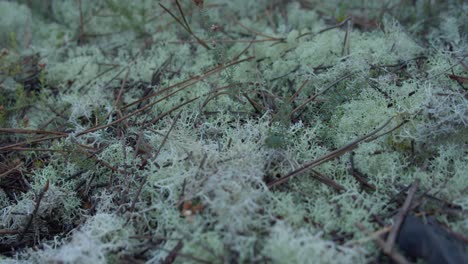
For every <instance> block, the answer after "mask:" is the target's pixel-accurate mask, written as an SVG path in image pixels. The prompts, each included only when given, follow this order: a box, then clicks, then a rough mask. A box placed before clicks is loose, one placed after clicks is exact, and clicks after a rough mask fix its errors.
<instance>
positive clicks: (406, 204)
mask: <svg viewBox="0 0 468 264" xmlns="http://www.w3.org/2000/svg"><path fill="white" fill-rule="evenodd" d="M418 186H419V181H418V180H416V181H415V182H414V183H413V184H412V185H411V188H410V189H409V191H408V196H407V197H406V200H405V202H404V204H403V206H402V207H401V209H400V211H399V212H398V215H397V216H396V221H395V224H394V225H393V227H392V230H391V231H390V234H389V235H388V238H387V243H386V244H385V247H383V250H384V252H385V254H390V252H392V250H393V245H394V244H395V241H396V238H397V235H398V231H399V230H400V227H401V225H402V224H403V222H404V220H405V217H406V215H407V214H408V212H409V210H410V206H411V202H412V201H413V197H414V194H415V193H416V190H417V189H418Z"/></svg>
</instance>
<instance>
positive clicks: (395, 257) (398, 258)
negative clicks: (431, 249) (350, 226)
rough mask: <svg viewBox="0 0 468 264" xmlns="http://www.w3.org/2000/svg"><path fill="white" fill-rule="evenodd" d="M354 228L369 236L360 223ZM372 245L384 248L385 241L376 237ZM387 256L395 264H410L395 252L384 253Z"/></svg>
mask: <svg viewBox="0 0 468 264" xmlns="http://www.w3.org/2000/svg"><path fill="white" fill-rule="evenodd" d="M356 226H357V227H358V228H359V229H360V230H361V231H363V232H364V233H366V234H367V235H371V234H370V232H369V231H368V230H367V228H366V227H365V226H364V225H362V224H361V223H357V224H356ZM373 241H374V243H375V244H377V245H378V246H379V247H380V248H382V249H383V248H385V241H383V240H382V239H381V238H380V237H376V238H375V239H374V240H373ZM385 254H387V255H388V256H389V257H390V258H392V259H393V260H394V261H395V262H396V263H398V264H411V262H409V261H408V260H407V259H406V258H405V257H404V256H403V255H401V254H400V253H398V252H397V251H396V250H392V251H391V252H390V253H385Z"/></svg>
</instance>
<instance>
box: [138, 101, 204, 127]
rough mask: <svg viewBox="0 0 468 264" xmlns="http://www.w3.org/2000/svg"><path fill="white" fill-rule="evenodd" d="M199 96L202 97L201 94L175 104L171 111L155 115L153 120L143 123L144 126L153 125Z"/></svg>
mask: <svg viewBox="0 0 468 264" xmlns="http://www.w3.org/2000/svg"><path fill="white" fill-rule="evenodd" d="M198 98H200V96H197V97H195V98H192V99H190V100H188V101H187V102H185V103H182V104H180V105H178V106H175V107H173V108H172V109H170V110H169V111H167V112H165V113H162V114H160V115H158V116H157V117H155V118H154V119H153V120H151V121H149V122H148V123H146V124H145V125H143V128H147V127H149V126H150V125H152V124H154V123H156V122H158V121H159V120H161V119H162V118H164V117H165V116H166V115H168V114H170V113H172V112H174V111H175V110H177V109H179V108H181V107H182V106H184V105H186V104H189V103H191V102H193V101H195V100H197V99H198Z"/></svg>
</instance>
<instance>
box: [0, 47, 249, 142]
mask: <svg viewBox="0 0 468 264" xmlns="http://www.w3.org/2000/svg"><path fill="white" fill-rule="evenodd" d="M253 58H255V57H254V56H251V57H248V58H245V59H242V60H238V61H234V62H232V63H229V64H227V65H225V66H222V67H217V68H214V69H211V70H209V71H207V72H205V73H204V74H203V75H202V76H197V77H192V78H190V79H188V80H185V81H183V82H180V83H177V84H175V85H171V86H169V87H167V88H165V89H163V90H161V91H159V92H156V93H153V94H151V95H148V96H146V97H144V98H142V99H140V100H137V101H135V102H133V103H131V104H130V105H133V104H136V103H139V102H141V101H143V100H146V99H149V98H151V97H153V96H156V95H159V94H160V93H162V92H164V91H166V90H168V89H171V88H174V87H176V86H178V85H180V84H182V83H186V82H189V81H190V80H194V82H193V83H190V84H189V85H187V86H185V87H183V88H186V87H188V86H190V85H192V84H194V83H196V82H199V81H201V80H202V79H204V78H206V77H208V76H210V75H212V74H214V73H216V72H218V71H221V70H223V69H224V68H227V67H230V66H232V65H235V64H238V63H242V62H244V61H248V60H251V59H253ZM180 90H182V89H179V90H177V91H176V92H178V91H180ZM172 94H174V93H171V94H170V95H172ZM159 101H160V100H159ZM159 101H156V102H154V103H151V104H148V105H146V106H144V107H142V108H140V109H137V110H135V111H133V112H132V113H130V114H128V115H125V116H123V117H121V118H119V119H117V120H115V121H113V122H111V123H109V124H107V125H101V126H96V127H93V128H90V129H88V130H85V131H82V132H79V133H77V134H76V135H75V136H77V137H78V136H82V135H84V134H88V133H91V132H94V131H97V130H100V129H103V128H107V127H110V126H112V125H114V124H117V123H119V122H122V121H123V120H126V119H128V118H130V117H132V116H133V115H135V114H138V113H140V112H143V111H145V110H146V109H148V108H150V107H152V106H153V105H155V104H156V103H158V102H159ZM130 105H127V106H126V107H128V106H130ZM124 108H125V107H124ZM68 135H69V134H63V135H60V136H54V137H48V138H47V137H46V138H39V139H35V140H29V141H23V142H19V143H15V144H11V145H7V146H3V147H0V151H4V150H8V149H10V148H13V147H18V146H22V145H25V144H30V143H37V142H41V141H47V140H53V139H59V138H62V137H65V136H68Z"/></svg>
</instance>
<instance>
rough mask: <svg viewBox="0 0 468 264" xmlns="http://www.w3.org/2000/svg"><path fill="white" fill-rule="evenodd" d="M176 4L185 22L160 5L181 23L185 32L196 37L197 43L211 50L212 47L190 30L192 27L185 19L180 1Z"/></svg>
mask: <svg viewBox="0 0 468 264" xmlns="http://www.w3.org/2000/svg"><path fill="white" fill-rule="evenodd" d="M176 4H177V8H178V9H179V12H180V14H181V15H182V19H183V20H184V21H180V19H179V18H178V17H176V16H175V15H174V14H173V13H172V12H171V11H170V10H169V9H168V8H166V7H165V6H163V5H162V4H161V3H159V5H160V6H161V7H162V8H163V9H164V10H165V11H166V12H167V13H169V15H171V17H172V18H174V19H175V20H176V21H177V23H179V24H180V25H181V26H182V27H183V28H184V29H185V31H187V32H188V33H189V34H190V35H191V36H192V37H194V38H195V39H196V40H197V42H198V43H199V44H200V45H202V46H203V47H204V48H206V49H208V50H209V49H210V47H209V46H208V44H206V42H205V41H204V40H202V39H200V38H199V37H197V36H196V35H195V33H193V31H192V29H190V26H189V24H188V23H187V20H186V19H185V15H184V11H183V10H182V7H181V6H180V3H179V1H178V0H176Z"/></svg>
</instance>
